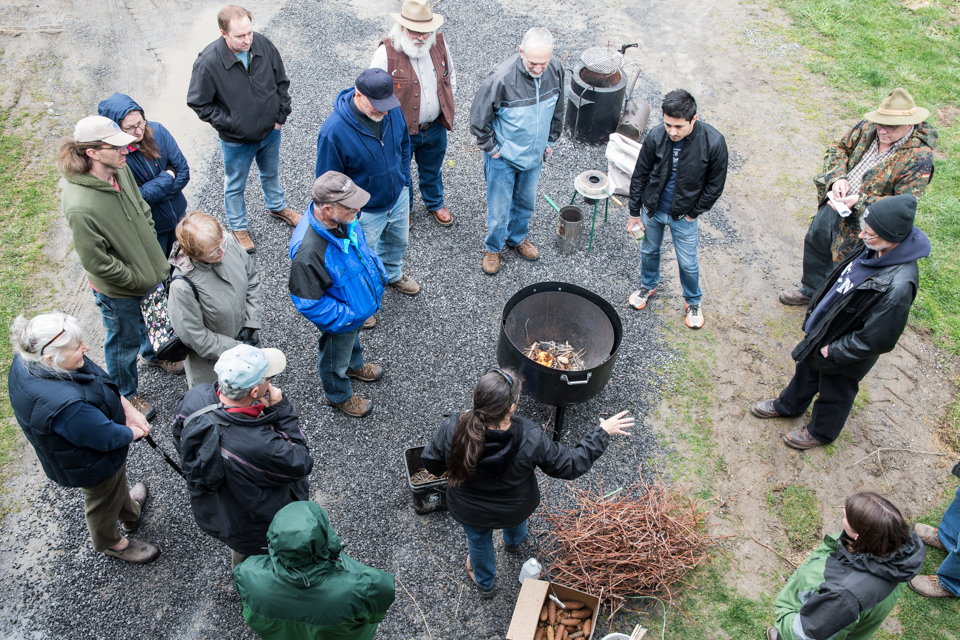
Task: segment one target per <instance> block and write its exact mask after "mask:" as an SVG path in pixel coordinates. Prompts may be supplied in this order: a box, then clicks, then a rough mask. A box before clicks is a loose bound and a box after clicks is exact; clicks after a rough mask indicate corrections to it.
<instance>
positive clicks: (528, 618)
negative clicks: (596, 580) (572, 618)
mask: <svg viewBox="0 0 960 640" xmlns="http://www.w3.org/2000/svg"><path fill="white" fill-rule="evenodd" d="M553 591H556V593H557V597H558V598H560V600H561V601H569V600H578V601H580V602H582V603H583V604H585V605H586V606H587V607H589V608H590V610H591V611H592V612H593V613H592V615H591V616H590V618H589V620H590V633H589V634H583V636H582V640H590V639H591V638H593V637H594V628H595V627H596V626H597V615H599V613H600V598H598V597H597V596H592V595H590V594H589V593H584V592H583V591H577V590H576V589H570V588H568V587H564V586H562V585H559V584H556V583H554V585H553V589H551V588H550V583H549V582H545V581H543V580H533V579H532V578H527V579H526V580H524V581H523V586H522V587H520V595H519V596H518V597H517V604H516V606H515V607H514V609H513V618H511V619H510V628H509V629H508V630H507V640H534V638H535V637H536V635H537V626H538V623H539V622H540V610H541V609H543V605H544V604H546V603H547V602H549V595H550V594H551V593H553ZM563 613H564V612H563V611H562V610H561V611H560V612H559V615H561V616H562V615H563Z"/></svg>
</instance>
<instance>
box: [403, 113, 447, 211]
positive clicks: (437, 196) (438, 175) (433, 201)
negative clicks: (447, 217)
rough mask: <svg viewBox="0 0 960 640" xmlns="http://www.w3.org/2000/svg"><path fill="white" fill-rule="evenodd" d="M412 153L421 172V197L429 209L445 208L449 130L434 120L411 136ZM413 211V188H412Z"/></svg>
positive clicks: (418, 171) (411, 206) (411, 208)
mask: <svg viewBox="0 0 960 640" xmlns="http://www.w3.org/2000/svg"><path fill="white" fill-rule="evenodd" d="M410 153H411V155H413V158H414V159H415V160H416V161H417V173H419V174H420V197H421V198H422V199H423V206H425V207H426V208H427V211H436V210H438V209H442V208H443V172H442V171H441V169H442V168H443V157H444V156H445V155H446V153H447V130H446V129H444V128H443V126H442V125H441V124H440V123H439V122H434V123H433V124H432V125H430V128H429V129H427V130H426V131H421V132H420V133H417V134H414V135H412V136H410ZM410 210H411V211H413V189H411V190H410Z"/></svg>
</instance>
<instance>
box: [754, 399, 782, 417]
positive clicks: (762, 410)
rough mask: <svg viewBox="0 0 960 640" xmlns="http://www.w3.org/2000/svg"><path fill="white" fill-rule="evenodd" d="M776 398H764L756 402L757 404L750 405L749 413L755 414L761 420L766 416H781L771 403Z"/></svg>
mask: <svg viewBox="0 0 960 640" xmlns="http://www.w3.org/2000/svg"><path fill="white" fill-rule="evenodd" d="M774 402H776V400H764V401H763V402H758V403H757V404H755V405H753V406H752V407H750V413H752V414H753V415H755V416H757V417H758V418H760V419H762V420H766V419H767V418H779V417H781V416H780V414H779V413H777V410H776V409H774V408H773V403H774Z"/></svg>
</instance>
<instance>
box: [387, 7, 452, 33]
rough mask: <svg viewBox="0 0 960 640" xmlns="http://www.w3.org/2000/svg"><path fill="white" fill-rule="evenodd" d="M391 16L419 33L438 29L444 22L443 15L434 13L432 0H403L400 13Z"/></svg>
mask: <svg viewBox="0 0 960 640" xmlns="http://www.w3.org/2000/svg"><path fill="white" fill-rule="evenodd" d="M390 16H391V17H392V18H393V19H394V20H396V21H397V22H399V23H400V24H402V25H403V26H405V27H406V28H407V29H410V31H417V32H419V33H430V32H432V31H436V30H437V29H439V28H440V25H442V24H443V16H435V15H433V10H432V9H431V8H430V0H403V6H402V7H401V8H400V13H391V14H390Z"/></svg>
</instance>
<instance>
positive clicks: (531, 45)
mask: <svg viewBox="0 0 960 640" xmlns="http://www.w3.org/2000/svg"><path fill="white" fill-rule="evenodd" d="M520 48H521V49H523V50H524V52H526V53H529V52H530V50H531V49H536V50H538V51H540V50H543V49H549V50H550V51H553V34H552V33H550V31H549V30H547V29H544V28H543V27H533V28H532V29H530V30H529V31H527V32H526V33H525V34H524V36H523V41H521V42H520Z"/></svg>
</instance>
